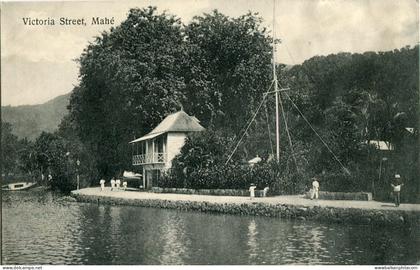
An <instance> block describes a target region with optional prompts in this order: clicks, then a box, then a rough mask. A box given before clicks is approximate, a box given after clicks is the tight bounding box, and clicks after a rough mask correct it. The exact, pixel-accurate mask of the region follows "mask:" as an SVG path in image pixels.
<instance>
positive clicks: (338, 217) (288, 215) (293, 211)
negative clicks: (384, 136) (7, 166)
mask: <svg viewBox="0 0 420 270" xmlns="http://www.w3.org/2000/svg"><path fill="white" fill-rule="evenodd" d="M72 196H73V197H74V198H76V200H77V201H79V202H91V203H98V204H99V203H101V204H110V205H131V206H141V207H154V208H164V209H176V210H182V211H200V212H208V213H221V214H232V215H254V216H264V217H275V218H284V219H299V220H316V221H321V222H329V223H342V224H366V225H370V224H371V225H380V226H399V227H411V228H418V226H419V225H420V214H419V212H415V211H403V210H375V209H359V208H338V207H320V206H299V205H290V204H270V203H262V202H249V203H210V202H204V201H173V200H160V199H127V198H116V197H107V196H95V195H86V194H78V193H72Z"/></svg>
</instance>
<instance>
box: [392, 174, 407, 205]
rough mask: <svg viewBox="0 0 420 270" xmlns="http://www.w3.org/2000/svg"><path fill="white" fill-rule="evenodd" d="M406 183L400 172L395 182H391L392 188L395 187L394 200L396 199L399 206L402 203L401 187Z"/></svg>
mask: <svg viewBox="0 0 420 270" xmlns="http://www.w3.org/2000/svg"><path fill="white" fill-rule="evenodd" d="M403 185H404V184H403V183H402V182H401V176H400V175H399V174H396V175H395V178H394V183H393V184H391V186H392V188H393V189H394V190H393V191H394V201H395V206H396V207H398V206H400V203H401V197H400V193H401V187H402V186H403Z"/></svg>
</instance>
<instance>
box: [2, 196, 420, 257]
mask: <svg viewBox="0 0 420 270" xmlns="http://www.w3.org/2000/svg"><path fill="white" fill-rule="evenodd" d="M60 199H61V198H60V195H58V194H55V193H52V192H45V191H35V190H32V191H22V192H9V193H3V199H2V201H3V207H2V220H3V221H2V222H3V224H2V236H3V239H2V256H3V257H2V262H3V264H418V263H420V232H419V230H415V229H413V230H408V229H395V228H393V229H391V228H376V227H370V226H355V225H337V224H335V225H331V224H326V223H317V222H308V221H291V220H283V219H276V218H261V217H252V216H246V217H244V216H232V215H214V214H203V213H198V212H180V211H175V210H164V209H153V208H140V207H131V206H107V205H97V204H89V203H75V202H74V203H71V202H62V201H61V200H60Z"/></svg>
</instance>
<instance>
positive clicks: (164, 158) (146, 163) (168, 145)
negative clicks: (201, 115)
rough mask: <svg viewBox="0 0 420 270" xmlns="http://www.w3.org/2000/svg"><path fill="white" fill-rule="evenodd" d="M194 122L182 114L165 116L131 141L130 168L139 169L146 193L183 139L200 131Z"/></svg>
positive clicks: (167, 165)
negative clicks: (146, 132)
mask: <svg viewBox="0 0 420 270" xmlns="http://www.w3.org/2000/svg"><path fill="white" fill-rule="evenodd" d="M203 130H204V127H202V126H201V125H200V123H199V121H198V119H197V118H195V117H194V116H189V115H188V114H187V113H186V112H184V111H182V110H181V111H179V112H176V113H173V114H170V115H168V116H167V117H166V118H165V119H163V121H162V122H161V123H160V124H159V125H157V126H156V127H155V128H154V129H153V130H152V131H151V132H150V133H148V134H146V135H144V136H143V137H140V138H138V139H135V140H134V141H131V142H130V144H132V147H133V165H135V166H141V167H142V172H143V187H144V188H146V189H150V188H151V187H152V186H153V185H154V184H153V183H154V182H155V181H156V180H157V179H159V177H160V175H161V173H162V172H163V171H166V170H168V169H169V168H171V166H172V160H173V159H174V157H175V156H176V155H178V154H179V153H180V151H181V148H182V146H183V145H184V143H185V139H186V137H187V135H188V134H189V133H191V132H199V131H203Z"/></svg>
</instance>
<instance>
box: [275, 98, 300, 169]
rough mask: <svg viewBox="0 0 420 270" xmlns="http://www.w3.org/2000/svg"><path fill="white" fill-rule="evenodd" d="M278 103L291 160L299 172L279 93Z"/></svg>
mask: <svg viewBox="0 0 420 270" xmlns="http://www.w3.org/2000/svg"><path fill="white" fill-rule="evenodd" d="M279 103H280V108H281V115H282V116H283V121H284V126H285V128H286V133H287V138H288V140H289V145H290V151H291V152H292V158H293V161H294V163H295V167H296V171H297V172H298V173H299V174H300V171H299V167H298V165H297V161H296V157H295V152H294V150H293V144H292V138H291V137H290V132H289V126H288V125H287V120H286V116H285V113H284V108H283V102H282V101H281V94H280V93H279Z"/></svg>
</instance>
